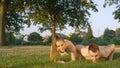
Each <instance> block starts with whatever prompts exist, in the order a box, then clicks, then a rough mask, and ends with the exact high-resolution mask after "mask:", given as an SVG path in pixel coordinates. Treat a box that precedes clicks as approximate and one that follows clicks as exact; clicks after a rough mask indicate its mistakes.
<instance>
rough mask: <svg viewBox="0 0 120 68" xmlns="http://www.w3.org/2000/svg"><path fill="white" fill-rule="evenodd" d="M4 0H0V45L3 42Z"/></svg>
mask: <svg viewBox="0 0 120 68" xmlns="http://www.w3.org/2000/svg"><path fill="white" fill-rule="evenodd" d="M5 1H6V0H0V46H3V45H4V44H5V38H4V35H5V22H4V21H5V20H4V15H5Z"/></svg>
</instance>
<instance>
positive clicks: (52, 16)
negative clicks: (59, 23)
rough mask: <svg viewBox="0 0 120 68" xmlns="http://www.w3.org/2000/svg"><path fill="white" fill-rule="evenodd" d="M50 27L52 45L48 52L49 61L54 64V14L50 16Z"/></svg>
mask: <svg viewBox="0 0 120 68" xmlns="http://www.w3.org/2000/svg"><path fill="white" fill-rule="evenodd" d="M51 27H52V45H51V50H50V60H51V61H53V62H55V61H56V46H55V40H56V39H55V21H54V14H52V15H51Z"/></svg>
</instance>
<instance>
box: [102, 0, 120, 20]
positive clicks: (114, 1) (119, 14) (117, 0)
mask: <svg viewBox="0 0 120 68" xmlns="http://www.w3.org/2000/svg"><path fill="white" fill-rule="evenodd" d="M107 5H108V6H112V5H116V10H115V11H114V12H113V15H114V19H117V20H118V22H120V0H105V3H104V5H103V6H104V7H106V6H107Z"/></svg>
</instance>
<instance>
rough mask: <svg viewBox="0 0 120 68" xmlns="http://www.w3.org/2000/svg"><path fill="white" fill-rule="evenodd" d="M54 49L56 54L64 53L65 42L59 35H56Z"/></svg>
mask: <svg viewBox="0 0 120 68" xmlns="http://www.w3.org/2000/svg"><path fill="white" fill-rule="evenodd" d="M56 47H57V51H58V52H61V53H64V52H65V49H66V44H65V41H64V39H63V38H62V37H60V36H59V35H56Z"/></svg>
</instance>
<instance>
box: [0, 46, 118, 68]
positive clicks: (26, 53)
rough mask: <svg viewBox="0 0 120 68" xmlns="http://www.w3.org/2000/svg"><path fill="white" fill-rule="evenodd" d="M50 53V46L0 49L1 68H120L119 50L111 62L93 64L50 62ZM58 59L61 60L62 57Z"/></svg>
mask: <svg viewBox="0 0 120 68" xmlns="http://www.w3.org/2000/svg"><path fill="white" fill-rule="evenodd" d="M49 53H50V46H15V47H0V68H120V49H119V48H117V49H116V53H115V55H114V58H113V61H111V62H109V61H106V60H102V61H99V62H97V63H92V62H91V61H87V60H84V59H83V60H81V61H78V60H76V61H74V62H71V63H66V64H59V63H53V62H50V61H49ZM58 58H59V59H61V57H58ZM64 59H69V57H65V58H64ZM66 61H67V60H66Z"/></svg>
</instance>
